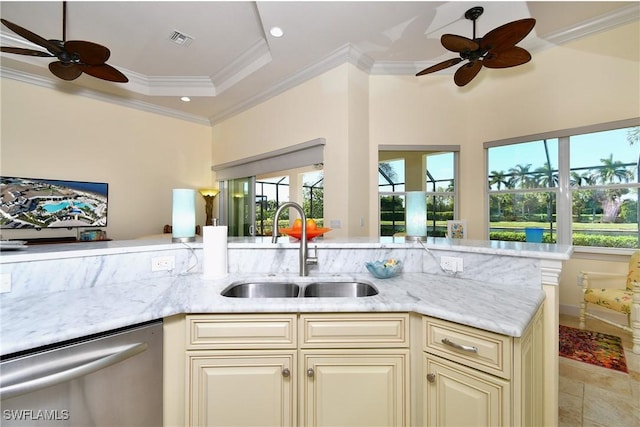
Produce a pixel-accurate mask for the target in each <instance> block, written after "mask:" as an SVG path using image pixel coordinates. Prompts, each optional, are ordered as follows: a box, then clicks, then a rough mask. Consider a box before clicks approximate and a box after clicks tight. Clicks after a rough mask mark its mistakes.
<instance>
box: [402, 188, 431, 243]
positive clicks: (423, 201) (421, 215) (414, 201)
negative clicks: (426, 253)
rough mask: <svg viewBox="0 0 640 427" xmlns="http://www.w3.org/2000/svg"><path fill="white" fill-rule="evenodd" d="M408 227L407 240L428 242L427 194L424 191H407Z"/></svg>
mask: <svg viewBox="0 0 640 427" xmlns="http://www.w3.org/2000/svg"><path fill="white" fill-rule="evenodd" d="M405 194H406V196H405V203H406V205H405V206H406V211H405V212H406V220H405V221H406V227H407V230H406V232H407V236H406V238H407V240H426V238H427V193H426V192H424V191H407V192H406V193H405Z"/></svg>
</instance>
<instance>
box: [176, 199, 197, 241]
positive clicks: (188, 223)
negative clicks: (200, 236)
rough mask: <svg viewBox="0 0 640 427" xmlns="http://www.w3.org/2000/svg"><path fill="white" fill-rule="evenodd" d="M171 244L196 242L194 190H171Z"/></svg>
mask: <svg viewBox="0 0 640 427" xmlns="http://www.w3.org/2000/svg"><path fill="white" fill-rule="evenodd" d="M171 224H172V238H171V241H172V242H181V243H184V242H195V241H196V190H190V189H186V188H179V189H174V190H173V212H172V221H171Z"/></svg>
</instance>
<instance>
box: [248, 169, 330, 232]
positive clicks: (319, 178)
mask: <svg viewBox="0 0 640 427" xmlns="http://www.w3.org/2000/svg"><path fill="white" fill-rule="evenodd" d="M292 173H293V172H292ZM299 176H300V178H301V179H302V200H303V202H302V208H303V210H304V213H305V216H306V217H307V218H312V219H314V220H315V221H316V223H317V224H318V226H319V227H322V226H323V224H324V218H323V217H324V186H323V184H324V172H323V171H314V172H305V173H301V174H299ZM289 179H290V176H289V175H283V176H276V177H269V178H266V177H263V178H258V179H256V185H255V188H256V191H255V195H256V196H255V197H256V225H255V235H256V236H271V235H272V234H273V219H274V216H275V213H276V210H278V206H280V205H281V204H282V203H284V202H287V201H289V200H290V198H289V189H290V185H289ZM288 222H289V212H288V210H285V211H284V212H282V216H281V217H280V221H279V223H280V227H281V228H283V227H288Z"/></svg>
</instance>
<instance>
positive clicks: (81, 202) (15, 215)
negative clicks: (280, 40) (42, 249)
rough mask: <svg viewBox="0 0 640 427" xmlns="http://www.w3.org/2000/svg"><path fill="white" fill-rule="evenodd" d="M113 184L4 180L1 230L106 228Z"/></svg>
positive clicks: (0, 183)
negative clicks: (111, 185)
mask: <svg viewBox="0 0 640 427" xmlns="http://www.w3.org/2000/svg"><path fill="white" fill-rule="evenodd" d="M108 196H109V184H107V183H104V182H84V181H61V180H53V179H34V178H19V177H9V176H2V177H0V215H1V217H0V228H2V229H28V228H35V229H41V228H78V227H105V226H106V225H107V211H108V209H107V206H108Z"/></svg>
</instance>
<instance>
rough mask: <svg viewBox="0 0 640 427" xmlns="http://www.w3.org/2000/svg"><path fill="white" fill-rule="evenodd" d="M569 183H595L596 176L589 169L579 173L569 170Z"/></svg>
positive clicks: (576, 184) (578, 184)
mask: <svg viewBox="0 0 640 427" xmlns="http://www.w3.org/2000/svg"><path fill="white" fill-rule="evenodd" d="M570 180H571V185H575V186H578V187H580V186H582V185H593V184H595V183H596V180H597V177H596V176H595V175H594V174H593V173H591V172H590V171H585V172H582V173H581V174H580V173H578V172H576V171H571V178H570Z"/></svg>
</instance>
